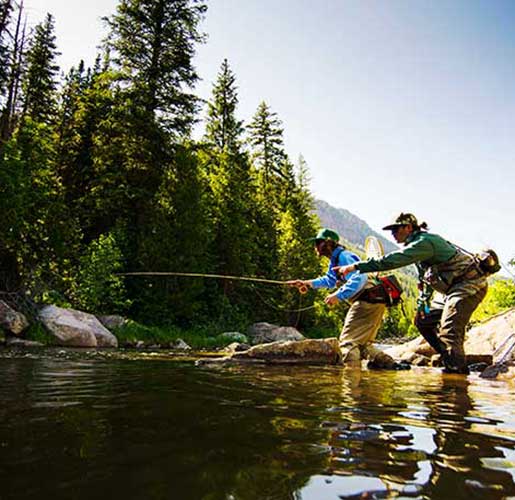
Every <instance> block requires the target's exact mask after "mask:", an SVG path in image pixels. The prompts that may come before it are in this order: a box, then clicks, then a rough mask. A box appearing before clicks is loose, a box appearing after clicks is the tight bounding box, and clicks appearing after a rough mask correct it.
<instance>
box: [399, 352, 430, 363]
mask: <svg viewBox="0 0 515 500" xmlns="http://www.w3.org/2000/svg"><path fill="white" fill-rule="evenodd" d="M404 361H408V362H409V363H410V364H412V365H413V366H429V364H430V363H431V358H428V357H427V356H422V354H414V355H413V358H412V359H406V360H404Z"/></svg>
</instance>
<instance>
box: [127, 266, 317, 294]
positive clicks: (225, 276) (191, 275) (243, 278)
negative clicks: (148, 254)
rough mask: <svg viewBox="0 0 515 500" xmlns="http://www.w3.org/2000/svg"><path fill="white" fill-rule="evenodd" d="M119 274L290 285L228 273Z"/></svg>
mask: <svg viewBox="0 0 515 500" xmlns="http://www.w3.org/2000/svg"><path fill="white" fill-rule="evenodd" d="M117 275H118V276H185V277H189V278H215V279H226V280H237V281H250V282H254V283H268V284H271V285H283V286H284V285H288V286H289V285H290V282H289V281H281V280H270V279H266V278H256V277H250V276H231V275H228V274H204V273H180V272H172V271H166V272H144V271H135V272H132V273H117ZM298 289H299V291H300V293H306V292H307V291H308V287H307V286H303V287H299V288H298Z"/></svg>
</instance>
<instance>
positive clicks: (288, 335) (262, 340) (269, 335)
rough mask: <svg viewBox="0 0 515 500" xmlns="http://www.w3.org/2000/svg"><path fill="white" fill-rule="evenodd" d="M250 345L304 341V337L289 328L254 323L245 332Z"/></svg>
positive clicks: (294, 329)
mask: <svg viewBox="0 0 515 500" xmlns="http://www.w3.org/2000/svg"><path fill="white" fill-rule="evenodd" d="M247 336H248V338H249V340H250V343H251V344H252V345H257V344H267V343H270V342H278V341H287V340H292V341H295V340H297V341H298V340H305V337H304V335H302V333H300V332H299V331H298V330H297V329H296V328H293V327H291V326H276V325H272V324H270V323H254V324H253V325H251V326H250V327H249V329H248V331H247Z"/></svg>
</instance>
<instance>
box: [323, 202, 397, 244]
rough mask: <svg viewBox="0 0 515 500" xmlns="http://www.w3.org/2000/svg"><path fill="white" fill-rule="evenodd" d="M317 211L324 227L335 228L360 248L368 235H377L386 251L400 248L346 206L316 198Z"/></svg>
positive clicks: (343, 237) (344, 237)
mask: <svg viewBox="0 0 515 500" xmlns="http://www.w3.org/2000/svg"><path fill="white" fill-rule="evenodd" d="M315 213H316V214H317V215H318V218H319V219H320V222H321V223H322V226H323V227H330V228H331V229H334V230H335V231H337V232H338V233H339V234H340V236H341V237H342V239H344V240H346V241H348V242H349V243H350V244H351V245H353V246H355V247H357V248H358V249H360V250H363V247H364V244H365V238H366V237H367V236H375V237H376V238H377V239H378V240H379V241H380V242H381V243H382V244H383V246H384V251H385V253H388V252H392V251H393V250H398V247H397V246H396V245H394V244H393V243H392V242H391V241H389V240H387V239H386V238H385V237H384V236H382V235H381V234H379V233H377V232H375V231H374V230H373V229H372V228H371V227H370V226H369V225H368V224H367V223H366V222H365V221H364V220H362V219H360V218H359V217H358V216H356V215H354V214H353V213H351V212H349V211H348V210H346V209H345V208H335V207H333V206H332V205H329V203H327V202H326V201H323V200H315Z"/></svg>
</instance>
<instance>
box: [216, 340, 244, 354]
mask: <svg viewBox="0 0 515 500" xmlns="http://www.w3.org/2000/svg"><path fill="white" fill-rule="evenodd" d="M249 349H250V345H249V344H240V343H239V342H233V343H232V344H229V345H228V346H227V347H225V348H224V349H223V352H228V353H233V352H241V351H247V350H249Z"/></svg>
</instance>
